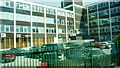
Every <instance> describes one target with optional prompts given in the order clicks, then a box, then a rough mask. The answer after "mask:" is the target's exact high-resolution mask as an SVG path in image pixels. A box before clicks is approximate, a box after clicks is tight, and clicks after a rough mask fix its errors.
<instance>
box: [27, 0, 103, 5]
mask: <svg viewBox="0 0 120 68" xmlns="http://www.w3.org/2000/svg"><path fill="white" fill-rule="evenodd" d="M26 1H31V2H37V1H39V2H41V3H42V4H48V5H50V6H58V7H59V6H60V2H61V1H63V0H26ZM76 1H79V0H76ZM97 1H101V0H83V2H84V5H88V4H91V3H94V2H97ZM44 2H45V3H44ZM53 2H54V3H53Z"/></svg>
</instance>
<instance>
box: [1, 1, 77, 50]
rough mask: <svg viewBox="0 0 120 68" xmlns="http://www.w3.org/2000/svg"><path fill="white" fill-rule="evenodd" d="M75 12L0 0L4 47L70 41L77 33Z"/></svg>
mask: <svg viewBox="0 0 120 68" xmlns="http://www.w3.org/2000/svg"><path fill="white" fill-rule="evenodd" d="M74 19H75V16H74V12H73V11H69V10H65V9H60V8H55V7H50V6H46V5H41V4H36V3H32V2H27V1H19V0H0V46H1V48H2V49H7V48H26V47H32V46H41V45H43V44H47V43H58V42H63V43H66V42H67V41H68V35H69V34H72V33H74V30H75V29H76V28H75V21H74Z"/></svg>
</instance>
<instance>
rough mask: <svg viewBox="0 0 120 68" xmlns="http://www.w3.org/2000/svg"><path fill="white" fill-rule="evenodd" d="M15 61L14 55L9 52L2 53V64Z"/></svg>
mask: <svg viewBox="0 0 120 68" xmlns="http://www.w3.org/2000/svg"><path fill="white" fill-rule="evenodd" d="M15 59H16V55H15V54H13V53H11V52H10V50H8V51H2V63H8V62H13V61H15Z"/></svg>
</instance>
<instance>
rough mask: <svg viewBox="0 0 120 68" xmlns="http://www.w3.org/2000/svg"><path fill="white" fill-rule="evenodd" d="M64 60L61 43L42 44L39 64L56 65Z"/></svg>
mask: <svg viewBox="0 0 120 68" xmlns="http://www.w3.org/2000/svg"><path fill="white" fill-rule="evenodd" d="M63 60H64V45H63V44H44V45H43V46H42V57H41V59H40V61H41V66H47V67H51V66H56V65H58V64H59V62H61V61H63Z"/></svg>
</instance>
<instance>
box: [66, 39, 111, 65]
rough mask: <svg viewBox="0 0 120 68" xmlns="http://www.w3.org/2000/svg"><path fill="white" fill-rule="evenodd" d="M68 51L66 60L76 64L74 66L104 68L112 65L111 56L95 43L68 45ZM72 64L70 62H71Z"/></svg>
mask: <svg viewBox="0 0 120 68" xmlns="http://www.w3.org/2000/svg"><path fill="white" fill-rule="evenodd" d="M67 47H69V48H70V49H68V50H67V51H66V55H65V56H66V59H67V60H69V61H70V60H71V61H74V60H75V62H72V63H71V64H72V65H74V66H77V65H79V66H89V67H90V66H97V67H104V66H109V65H110V64H111V56H110V55H106V54H105V53H104V52H103V51H102V49H101V48H103V47H102V45H101V44H100V43H98V42H95V41H90V42H83V43H81V44H79V43H77V44H76V43H73V44H68V45H67ZM69 63H70V62H69ZM82 64H83V65H82Z"/></svg>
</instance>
